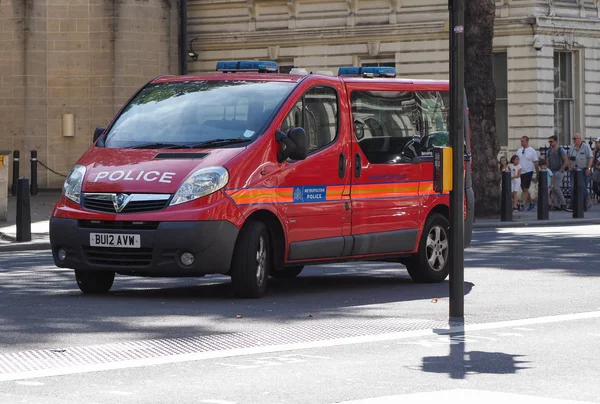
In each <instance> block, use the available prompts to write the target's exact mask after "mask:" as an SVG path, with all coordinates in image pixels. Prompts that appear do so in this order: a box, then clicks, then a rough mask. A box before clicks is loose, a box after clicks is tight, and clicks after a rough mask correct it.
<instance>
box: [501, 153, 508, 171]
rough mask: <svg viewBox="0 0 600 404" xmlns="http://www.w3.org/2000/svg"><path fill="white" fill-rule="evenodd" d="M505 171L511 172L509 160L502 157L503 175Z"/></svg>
mask: <svg viewBox="0 0 600 404" xmlns="http://www.w3.org/2000/svg"><path fill="white" fill-rule="evenodd" d="M503 171H509V168H508V160H507V159H506V156H502V157H500V172H501V173H502V172H503Z"/></svg>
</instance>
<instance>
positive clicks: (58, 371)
mask: <svg viewBox="0 0 600 404" xmlns="http://www.w3.org/2000/svg"><path fill="white" fill-rule="evenodd" d="M597 318H600V311H593V312H584V313H572V314H562V315H557V316H547V317H535V318H526V319H521V320H508V321H500V322H492V323H481V324H467V325H460V326H451V327H449V328H447V329H423V330H414V331H399V332H391V333H382V334H375V335H363V336H355V337H341V338H331V339H324V340H316V341H310V342H298V343H290V344H281V345H264V346H254V347H247V348H232V349H222V350H215V351H202V352H191V353H183V354H176V353H175V354H170V355H164V356H158V357H147V358H139V359H129V360H120V361H114V362H108V363H97V364H85V365H71V366H68V365H65V366H62V367H56V368H51V369H40V370H31V371H21V372H18V371H17V372H13V373H5V374H0V382H2V381H11V380H24V379H33V378H40V377H50V376H61V375H69V374H81V373H88V372H98V371H107V370H115V369H128V368H134V367H144V366H152V365H164V364H169V363H182V362H192V361H200V360H207V359H216V358H231V357H237V356H248V355H256V354H265V353H274V352H289V351H296V350H301V349H314V348H326V347H333V346H343V345H353V344H362V343H373V342H382V341H394V340H401V339H407V338H415V337H421V338H422V337H429V336H439V335H448V334H457V333H463V332H467V331H468V332H470V331H483V330H494V329H500V328H514V327H519V326H525V325H534V324H550V323H559V322H565V321H577V320H587V319H597ZM161 341H166V342H169V341H168V340H161ZM134 343H135V342H131V344H134ZM113 345H114V344H113ZM104 350H105V351H109V350H110V348H109V345H107V346H105V347H104ZM67 352H68V349H67ZM16 354H19V353H16ZM0 360H1V355H0ZM1 364H2V363H1V362H0V365H1Z"/></svg>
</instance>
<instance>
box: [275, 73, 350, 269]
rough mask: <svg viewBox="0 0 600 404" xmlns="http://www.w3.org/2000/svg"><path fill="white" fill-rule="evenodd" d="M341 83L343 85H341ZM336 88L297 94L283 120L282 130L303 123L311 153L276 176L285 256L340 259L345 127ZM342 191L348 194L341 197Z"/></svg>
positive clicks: (346, 181) (345, 211) (345, 209)
mask: <svg viewBox="0 0 600 404" xmlns="http://www.w3.org/2000/svg"><path fill="white" fill-rule="evenodd" d="M340 85H341V84H340ZM338 90H339V88H336V87H333V86H331V85H318V84H317V85H315V86H313V87H310V88H309V89H307V90H306V91H305V92H304V93H303V94H302V96H300V97H299V98H298V100H297V101H296V102H295V104H294V106H293V107H292V108H291V110H290V111H289V113H288V114H287V116H286V118H285V119H284V121H283V122H282V124H281V130H282V131H283V132H284V133H287V131H288V130H289V129H291V128H293V127H303V128H304V130H305V131H306V133H307V135H308V138H309V155H308V157H307V158H306V159H305V160H302V161H286V162H284V163H283V167H282V170H281V172H280V176H279V191H278V202H279V203H278V207H279V210H280V215H281V217H283V218H285V219H286V223H285V226H286V228H287V229H286V230H287V232H286V233H287V235H288V247H289V248H288V257H287V258H288V260H292V261H302V260H309V259H318V258H334V257H339V256H340V255H341V254H342V252H343V250H344V243H345V242H344V238H343V235H344V234H343V229H344V226H345V225H346V223H347V227H348V233H349V231H350V229H349V223H350V219H351V217H350V210H349V204H347V203H344V199H345V200H346V201H349V188H350V178H349V177H350V176H349V174H348V169H346V166H347V165H348V162H347V159H348V157H349V154H350V153H349V152H350V146H349V143H348V140H347V136H342V135H341V134H342V133H346V134H347V133H348V132H347V131H348V129H347V128H345V127H344V125H342V124H341V122H340V119H339V116H340V97H339V91H338ZM345 195H346V196H345Z"/></svg>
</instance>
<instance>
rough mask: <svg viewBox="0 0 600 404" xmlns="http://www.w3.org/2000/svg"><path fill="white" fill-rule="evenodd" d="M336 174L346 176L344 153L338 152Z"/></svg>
mask: <svg viewBox="0 0 600 404" xmlns="http://www.w3.org/2000/svg"><path fill="white" fill-rule="evenodd" d="M338 176H339V177H340V178H344V177H345V176H346V155H345V154H344V153H340V161H339V165H338Z"/></svg>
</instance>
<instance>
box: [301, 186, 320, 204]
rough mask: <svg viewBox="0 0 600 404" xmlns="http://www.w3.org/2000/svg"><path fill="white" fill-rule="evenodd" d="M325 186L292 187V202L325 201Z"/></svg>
mask: <svg viewBox="0 0 600 404" xmlns="http://www.w3.org/2000/svg"><path fill="white" fill-rule="evenodd" d="M326 199H327V187H294V203H302V202H325V200H326Z"/></svg>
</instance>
